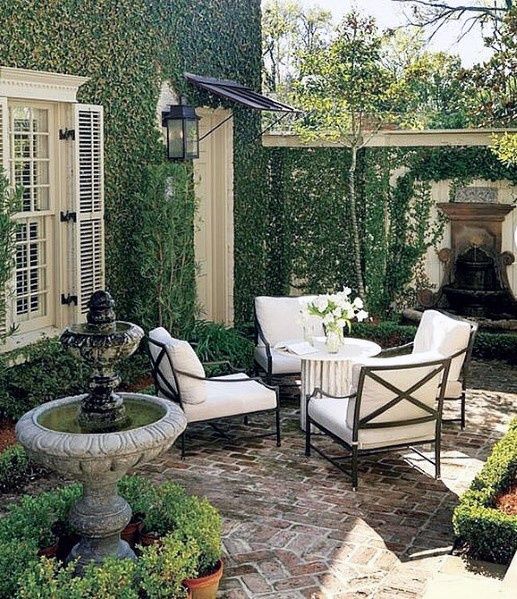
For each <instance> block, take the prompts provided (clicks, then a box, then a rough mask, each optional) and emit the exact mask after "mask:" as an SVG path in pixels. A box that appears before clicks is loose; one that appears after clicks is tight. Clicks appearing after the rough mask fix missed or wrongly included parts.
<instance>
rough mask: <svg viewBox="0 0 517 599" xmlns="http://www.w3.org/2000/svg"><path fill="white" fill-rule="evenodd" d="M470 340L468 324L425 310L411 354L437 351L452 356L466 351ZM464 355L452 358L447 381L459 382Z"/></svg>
mask: <svg viewBox="0 0 517 599" xmlns="http://www.w3.org/2000/svg"><path fill="white" fill-rule="evenodd" d="M469 339H470V324H469V323H468V322H465V321H463V320H457V319H455V318H450V317H449V316H447V315H445V314H442V313H441V312H438V311H437V310H426V311H425V312H424V313H423V315H422V319H421V321H420V324H419V325H418V329H417V332H416V335H415V340H414V343H413V353H420V352H428V351H437V352H439V353H441V354H442V355H443V356H446V357H448V356H452V355H453V354H455V353H456V352H458V351H460V350H461V349H466V348H467V347H468V344H469ZM465 355H466V354H465V353H464V354H461V355H460V356H457V357H456V358H454V359H453V360H452V362H451V367H450V370H449V380H451V381H457V380H460V376H461V369H462V367H463V363H464V362H465Z"/></svg>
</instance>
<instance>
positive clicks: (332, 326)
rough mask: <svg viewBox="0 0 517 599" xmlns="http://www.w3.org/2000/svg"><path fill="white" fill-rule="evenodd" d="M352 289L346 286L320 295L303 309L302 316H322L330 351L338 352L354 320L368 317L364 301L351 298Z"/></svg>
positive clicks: (305, 317) (327, 345)
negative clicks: (340, 289)
mask: <svg viewBox="0 0 517 599" xmlns="http://www.w3.org/2000/svg"><path fill="white" fill-rule="evenodd" d="M351 292H352V290H351V289H350V288H349V287H344V288H343V291H338V292H337V293H331V294H328V295H318V297H316V298H315V299H313V300H312V301H311V302H309V303H308V304H307V306H306V307H305V308H304V310H303V311H302V318H303V319H305V320H307V319H308V318H310V317H314V316H315V317H317V318H320V319H321V321H322V323H323V327H324V329H325V336H326V342H325V344H326V347H327V350H328V352H329V353H337V352H338V351H339V349H340V347H341V346H342V345H343V342H344V338H343V337H344V330H345V328H347V329H348V331H349V332H350V331H351V330H352V320H357V321H358V322H362V321H363V320H365V319H366V318H368V312H366V311H365V310H363V301H362V299H361V298H359V297H356V298H355V299H354V300H353V301H351V300H350V294H351Z"/></svg>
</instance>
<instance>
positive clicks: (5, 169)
mask: <svg viewBox="0 0 517 599" xmlns="http://www.w3.org/2000/svg"><path fill="white" fill-rule="evenodd" d="M8 125H9V112H8V109H7V98H3V97H0V171H1V173H2V175H3V176H6V177H9V126H8ZM0 294H1V300H0V301H1V303H2V305H3V304H4V302H5V301H6V297H7V290H6V289H0ZM1 312H3V314H1V313H0V336H3V335H5V333H6V331H7V314H6V312H7V306H5V310H1Z"/></svg>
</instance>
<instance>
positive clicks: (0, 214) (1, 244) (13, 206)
mask: <svg viewBox="0 0 517 599" xmlns="http://www.w3.org/2000/svg"><path fill="white" fill-rule="evenodd" d="M20 203H21V189H12V188H11V187H10V186H9V180H8V179H7V177H6V176H5V175H4V174H3V172H2V171H0V289H5V290H6V293H2V294H0V322H5V319H6V313H7V302H8V300H9V297H10V290H9V282H10V279H11V275H12V272H13V268H14V253H15V249H16V223H15V222H14V221H13V218H12V216H13V214H15V213H16V212H18V210H19V207H20ZM10 332H13V331H7V333H10Z"/></svg>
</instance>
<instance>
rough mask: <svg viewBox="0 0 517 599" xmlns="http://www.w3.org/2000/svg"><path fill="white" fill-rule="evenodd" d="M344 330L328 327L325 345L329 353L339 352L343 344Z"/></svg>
mask: <svg viewBox="0 0 517 599" xmlns="http://www.w3.org/2000/svg"><path fill="white" fill-rule="evenodd" d="M343 342H344V338H343V331H342V330H336V329H327V334H326V339H325V347H326V348H327V351H328V353H329V354H337V353H338V352H339V350H340V349H341V347H342V346H343Z"/></svg>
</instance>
